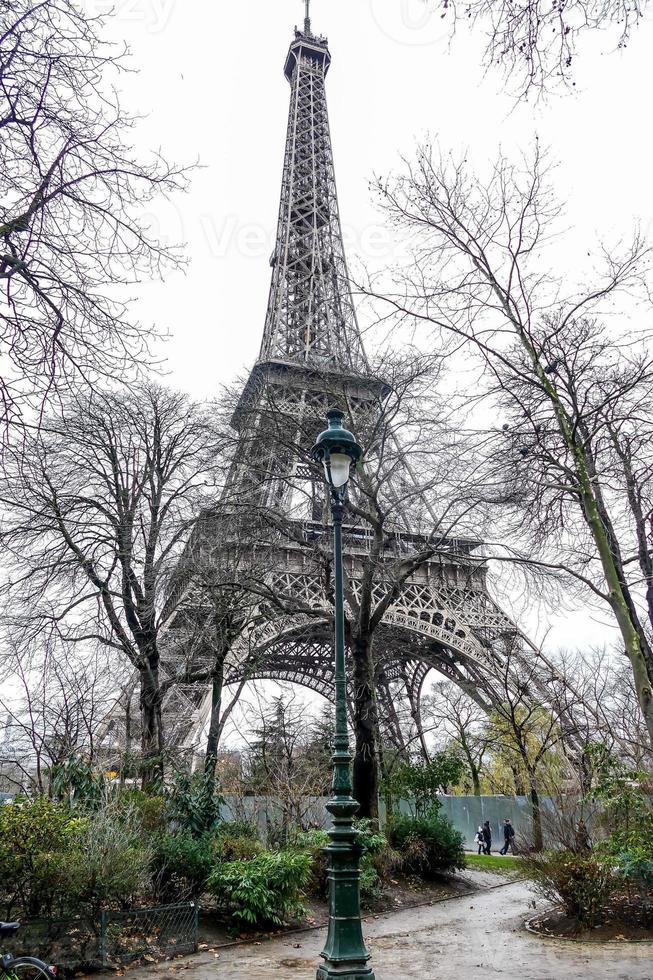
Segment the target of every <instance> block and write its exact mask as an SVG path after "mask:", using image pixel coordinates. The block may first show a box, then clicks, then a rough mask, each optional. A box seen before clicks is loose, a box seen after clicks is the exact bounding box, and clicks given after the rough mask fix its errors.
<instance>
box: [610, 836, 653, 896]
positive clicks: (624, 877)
mask: <svg viewBox="0 0 653 980" xmlns="http://www.w3.org/2000/svg"><path fill="white" fill-rule="evenodd" d="M613 860H614V866H615V870H616V873H617V875H618V876H619V878H620V880H621V881H622V882H623V883H624V885H625V887H626V891H627V893H628V895H629V896H631V897H632V893H633V891H636V892H638V893H639V895H640V896H641V897H642V898H643V897H644V896H648V895H650V894H651V893H652V892H653V860H652V859H651V852H650V847H631V848H630V849H629V850H626V851H621V852H620V853H618V854H615V855H614V857H613Z"/></svg>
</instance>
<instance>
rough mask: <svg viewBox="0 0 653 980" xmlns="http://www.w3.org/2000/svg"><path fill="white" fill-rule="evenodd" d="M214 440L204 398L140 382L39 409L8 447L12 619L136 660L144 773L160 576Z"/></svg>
mask: <svg viewBox="0 0 653 980" xmlns="http://www.w3.org/2000/svg"><path fill="white" fill-rule="evenodd" d="M220 445H221V444H220V440H219V437H218V435H217V433H216V430H215V426H214V424H213V420H212V418H211V417H210V415H209V413H208V411H207V410H206V409H205V408H203V407H202V406H200V405H198V404H195V403H193V402H191V401H190V400H189V399H188V398H187V397H186V396H184V395H181V394H178V393H176V392H173V391H170V390H167V389H165V388H162V387H157V386H156V385H145V386H142V387H140V388H138V389H136V390H134V391H130V392H121V393H114V392H104V393H102V394H100V395H95V396H93V397H91V398H76V399H74V400H72V401H71V402H70V403H68V404H67V406H66V409H65V411H64V415H63V419H62V420H61V421H59V420H57V419H47V420H46V421H45V422H44V423H43V427H42V432H41V433H40V434H39V436H38V437H37V438H35V439H33V440H31V441H30V442H28V443H27V444H25V445H23V446H21V447H20V448H17V449H15V450H11V452H10V453H9V455H8V458H7V471H8V478H7V481H6V485H5V488H4V492H3V496H2V503H3V506H4V507H5V508H6V512H7V517H6V522H5V526H4V529H3V534H2V544H3V547H4V556H5V560H6V561H7V562H8V563H9V565H10V568H11V581H10V582H8V583H7V584H6V586H5V593H6V596H7V598H8V601H9V602H10V603H12V604H13V605H12V607H11V611H12V616H13V619H14V620H15V621H17V622H18V624H19V626H21V627H22V628H23V629H24V630H26V631H27V632H28V633H29V632H30V631H31V632H32V633H36V632H39V631H41V632H42V631H48V630H49V631H50V632H55V633H56V634H57V635H58V636H60V637H61V639H62V640H64V641H66V642H75V643H88V642H99V643H101V644H104V645H106V646H107V647H108V648H110V649H114V650H117V651H119V652H120V653H121V654H122V655H123V656H124V657H125V658H126V660H127V661H128V662H129V663H130V664H131V665H133V667H135V668H136V670H137V671H138V674H139V678H140V708H141V719H142V725H141V729H142V753H143V756H144V760H145V769H144V777H143V778H144V780H146V781H147V780H148V779H151V778H153V777H154V775H155V773H156V772H158V771H159V770H160V766H161V753H162V752H163V749H164V732H163V726H162V717H161V690H160V677H159V668H160V659H161V648H160V638H161V634H162V631H163V630H164V629H165V626H166V624H167V623H168V622H169V621H170V619H171V617H172V615H173V613H174V603H171V602H170V601H168V598H169V597H168V583H169V581H170V577H171V575H172V571H173V569H174V567H175V564H176V562H177V561H178V559H179V556H180V554H181V552H182V549H183V546H184V544H185V541H186V539H187V537H188V535H189V533H190V531H191V529H192V527H193V526H194V524H195V522H196V520H197V518H198V516H199V514H200V512H201V509H202V506H203V504H204V503H205V502H206V501H207V500H208V499H209V494H212V493H213V492H214V489H215V481H216V479H217V477H218V472H219V465H220ZM18 596H19V597H20V603H21V605H20V607H17V605H16V601H17V597H18ZM155 760H158V761H155Z"/></svg>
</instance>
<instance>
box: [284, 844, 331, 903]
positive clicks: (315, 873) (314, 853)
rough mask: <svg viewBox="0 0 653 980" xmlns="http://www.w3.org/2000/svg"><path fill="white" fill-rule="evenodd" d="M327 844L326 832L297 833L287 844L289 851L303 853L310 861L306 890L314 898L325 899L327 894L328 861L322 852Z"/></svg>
mask: <svg viewBox="0 0 653 980" xmlns="http://www.w3.org/2000/svg"><path fill="white" fill-rule="evenodd" d="M328 843H329V835H328V834H327V832H326V830H301V831H298V832H297V833H296V834H294V835H293V836H292V838H291V840H290V843H289V850H296V851H303V852H304V853H305V854H308V855H309V857H310V859H311V873H310V877H309V879H308V883H307V886H306V890H307V892H308V894H309V895H313V896H315V898H326V897H327V895H328V893H329V882H328V879H327V874H328V866H329V860H328V857H327V854H326V852H325V850H324V848H325V847H326V846H327V844H328Z"/></svg>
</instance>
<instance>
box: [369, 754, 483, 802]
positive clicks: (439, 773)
mask: <svg viewBox="0 0 653 980" xmlns="http://www.w3.org/2000/svg"><path fill="white" fill-rule="evenodd" d="M464 772H465V763H464V762H463V761H462V759H460V758H459V757H458V756H457V755H453V754H452V753H450V752H438V753H437V755H436V756H435V757H434V758H433V759H431V761H430V762H422V763H420V764H419V765H413V764H412V763H409V762H401V763H399V764H398V765H397V766H396V767H395V768H394V770H393V772H392V775H391V776H390V777H389V779H387V780H385V784H384V785H385V788H386V790H388V791H389V792H390V793H391V794H392V795H393V796H397V797H400V798H403V799H412V800H413V801H414V804H415V812H416V813H417V814H418V815H419V816H423V815H424V814H426V813H427V812H429V811H432V810H434V809H436V808H437V807H439V805H440V803H439V801H438V799H437V793H439V792H441V791H442V790H443V789H444V788H445V787H447V786H455V785H456V783H459V782H460V780H461V779H462V777H463V774H464Z"/></svg>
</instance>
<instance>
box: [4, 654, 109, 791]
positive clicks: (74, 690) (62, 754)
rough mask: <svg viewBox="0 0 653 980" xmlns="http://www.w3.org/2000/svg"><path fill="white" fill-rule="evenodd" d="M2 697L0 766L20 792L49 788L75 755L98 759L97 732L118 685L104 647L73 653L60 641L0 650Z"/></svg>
mask: <svg viewBox="0 0 653 980" xmlns="http://www.w3.org/2000/svg"><path fill="white" fill-rule="evenodd" d="M2 664H3V667H4V668H5V670H6V675H5V684H6V688H7V690H8V691H9V692H10V694H11V696H10V697H9V696H4V697H0V718H2V722H0V767H1V768H2V770H3V771H4V773H5V777H6V778H8V781H9V783H13V785H14V788H16V789H19V790H21V791H24V792H29V791H31V790H36V791H37V792H38V793H47V794H50V793H51V792H52V779H53V773H54V772H55V771H56V767H57V766H60V765H61V764H63V763H66V762H68V761H69V760H70V759H72V758H74V757H75V756H83V757H84V758H85V759H86V760H87V761H88V763H89V764H90V765H92V764H93V763H94V762H95V761H96V749H97V746H96V737H97V734H98V728H99V725H100V722H101V721H102V719H103V717H104V715H105V714H106V711H107V709H108V707H109V705H110V704H111V700H112V698H114V697H115V691H116V689H117V687H118V678H117V677H116V671H115V669H114V666H113V665H112V663H111V659H110V657H109V656H107V653H106V651H100V650H95V651H92V652H91V651H88V652H86V654H85V655H81V656H76V655H75V654H74V653H73V651H72V650H71V649H70V648H68V647H66V646H65V645H63V644H59V645H57V646H55V647H54V648H50V645H49V644H46V645H45V646H44V648H39V649H34V648H32V649H27V650H26V649H21V648H20V647H19V646H18V645H16V644H15V643H13V644H9V645H8V646H7V647H6V648H5V651H4V653H3V657H2Z"/></svg>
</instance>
